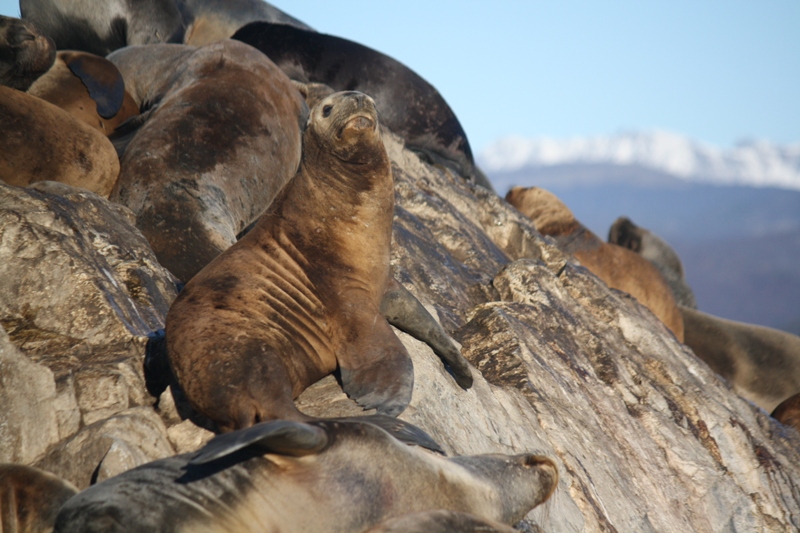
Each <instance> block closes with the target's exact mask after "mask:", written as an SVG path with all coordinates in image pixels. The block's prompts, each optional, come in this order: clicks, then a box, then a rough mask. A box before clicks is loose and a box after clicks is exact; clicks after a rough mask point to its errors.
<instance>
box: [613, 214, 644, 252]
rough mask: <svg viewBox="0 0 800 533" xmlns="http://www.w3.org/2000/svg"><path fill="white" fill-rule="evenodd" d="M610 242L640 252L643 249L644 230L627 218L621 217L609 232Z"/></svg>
mask: <svg viewBox="0 0 800 533" xmlns="http://www.w3.org/2000/svg"><path fill="white" fill-rule="evenodd" d="M608 242H610V243H613V244H616V245H618V246H622V247H623V248H627V249H628V250H632V251H634V252H639V251H640V250H641V249H642V228H640V227H639V226H637V225H636V224H634V223H633V222H632V221H631V219H629V218H627V217H619V218H618V219H617V220H616V221H614V224H612V226H611V229H609V230H608Z"/></svg>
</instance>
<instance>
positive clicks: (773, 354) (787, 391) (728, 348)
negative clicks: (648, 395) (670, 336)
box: [608, 218, 800, 428]
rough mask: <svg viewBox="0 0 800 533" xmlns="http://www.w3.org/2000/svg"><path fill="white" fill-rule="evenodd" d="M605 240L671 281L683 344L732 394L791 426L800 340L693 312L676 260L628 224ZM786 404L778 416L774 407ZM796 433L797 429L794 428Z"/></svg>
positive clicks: (799, 376)
mask: <svg viewBox="0 0 800 533" xmlns="http://www.w3.org/2000/svg"><path fill="white" fill-rule="evenodd" d="M608 239H609V241H611V242H615V243H618V244H619V245H620V246H625V247H626V248H628V249H630V250H632V251H634V252H636V253H637V254H639V255H641V256H642V257H643V258H645V259H647V260H648V261H650V262H651V263H652V264H653V265H654V266H655V267H656V268H658V270H659V271H660V272H664V273H665V278H666V279H667V280H671V281H670V287H671V288H672V290H673V292H674V294H675V297H676V299H678V300H679V301H683V302H685V303H683V304H681V305H679V306H678V308H679V310H680V312H681V316H682V317H683V324H684V328H685V329H684V330H685V337H686V339H685V343H686V345H687V346H689V347H690V348H691V349H692V351H694V353H695V355H697V356H698V357H699V358H700V359H702V360H703V361H705V362H706V363H707V364H708V366H710V367H711V368H712V369H713V370H714V371H715V372H716V373H717V374H719V375H721V376H722V377H724V378H725V379H727V380H728V381H729V382H730V383H731V385H732V386H733V388H734V389H735V390H736V392H738V393H739V394H741V395H742V396H744V397H745V398H747V399H748V400H750V401H752V402H753V403H755V404H756V405H758V406H759V407H761V408H762V409H764V410H765V411H767V412H773V410H775V411H776V412H778V415H779V416H776V418H778V419H779V420H781V421H782V422H784V423H786V422H789V421H790V420H794V421H795V422H793V423H797V422H796V418H793V416H794V417H796V415H791V414H790V413H796V409H797V408H796V407H794V408H793V409H791V408H790V407H789V406H790V405H796V401H795V403H794V404H792V401H791V399H792V398H793V397H796V395H797V394H800V337H798V336H797V335H792V334H791V333H787V332H785V331H780V330H776V329H773V328H767V327H764V326H756V325H754V324H745V323H743V322H737V321H734V320H726V319H723V318H719V317H716V316H713V315H709V314H708V313H703V312H700V311H698V310H697V309H696V307H697V306H696V304H695V305H691V304H693V303H694V302H695V300H694V293H693V292H692V289H691V287H689V285H688V283H686V279H685V278H684V274H683V265H682V264H681V260H680V258H679V257H678V254H677V253H676V252H675V250H673V249H672V247H671V246H670V245H669V244H667V242H666V241H664V240H663V239H661V238H660V237H658V236H657V235H655V234H653V233H652V232H651V231H649V230H648V229H646V228H642V227H640V226H637V225H636V224H634V223H633V222H632V221H631V220H629V219H627V218H619V219H617V220H616V222H614V224H613V225H612V226H611V229H610V230H609V235H608ZM781 402H785V405H784V406H783V408H782V409H780V411H778V409H777V407H778V404H781ZM798 427H799V428H800V426H798Z"/></svg>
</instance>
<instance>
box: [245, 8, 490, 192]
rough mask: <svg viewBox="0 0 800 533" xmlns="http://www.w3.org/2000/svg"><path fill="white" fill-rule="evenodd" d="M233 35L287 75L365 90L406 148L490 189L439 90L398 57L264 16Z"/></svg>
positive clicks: (384, 122)
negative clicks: (263, 54)
mask: <svg viewBox="0 0 800 533" xmlns="http://www.w3.org/2000/svg"><path fill="white" fill-rule="evenodd" d="M233 39H237V40H239V41H242V42H245V43H247V44H250V45H252V46H255V47H256V48H258V49H259V50H261V51H262V52H264V53H265V54H266V55H267V56H268V57H269V58H270V59H271V60H272V61H274V62H275V63H276V64H277V65H278V66H279V67H280V68H282V69H283V70H284V72H286V74H288V75H289V77H290V78H292V79H293V80H297V81H300V82H303V83H308V82H316V83H324V84H325V85H329V86H330V87H332V88H333V89H335V90H337V91H360V92H363V93H366V94H368V95H370V96H371V97H372V98H374V99H375V102H376V105H377V106H378V113H379V114H380V116H381V122H382V123H383V125H384V126H386V127H387V128H389V129H390V130H391V131H393V132H394V133H396V134H398V135H400V136H401V137H402V138H403V139H404V140H405V142H406V146H407V147H408V148H410V149H411V150H414V151H416V152H419V153H422V154H423V155H424V156H425V157H427V158H428V159H430V160H432V161H433V162H434V163H437V164H442V165H444V166H447V167H450V168H452V169H454V170H455V171H456V172H457V173H458V174H460V175H461V176H463V177H464V178H467V179H469V180H473V181H475V182H476V183H478V184H479V185H481V186H483V187H485V188H487V189H489V190H490V191H494V189H493V188H492V185H491V183H490V182H489V180H488V178H486V176H485V175H484V174H483V173H482V172H481V171H480V170H479V169H478V168H477V167H476V166H475V161H474V159H473V157H472V149H471V148H470V146H469V141H468V140H467V134H466V133H465V132H464V129H463V128H462V127H461V123H459V121H458V118H457V117H456V115H455V113H453V111H452V109H450V106H449V105H447V102H445V100H444V98H442V95H440V94H439V92H438V91H437V90H436V89H435V88H434V87H433V86H432V85H431V84H429V83H428V82H427V81H425V80H424V79H422V77H420V76H419V75H418V74H417V73H415V72H414V71H413V70H411V69H410V68H408V67H406V66H405V65H403V64H402V63H400V62H399V61H396V60H394V59H392V58H391V57H389V56H387V55H384V54H382V53H380V52H377V51H375V50H372V49H371V48H368V47H366V46H363V45H361V44H358V43H355V42H352V41H348V40H346V39H342V38H340V37H334V36H333V35H325V34H322V33H316V32H313V31H307V30H303V29H300V28H296V27H292V26H287V25H283V24H271V23H269V22H253V23H251V24H248V25H246V26H244V27H243V28H241V29H240V30H239V31H237V32H236V33H235V34H234V35H233Z"/></svg>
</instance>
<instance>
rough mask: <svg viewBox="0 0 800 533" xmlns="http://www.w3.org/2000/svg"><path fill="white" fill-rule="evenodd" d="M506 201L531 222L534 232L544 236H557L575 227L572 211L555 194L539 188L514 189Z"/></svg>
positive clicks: (507, 195)
mask: <svg viewBox="0 0 800 533" xmlns="http://www.w3.org/2000/svg"><path fill="white" fill-rule="evenodd" d="M506 201H507V202H508V203H510V204H511V205H513V206H514V207H516V208H517V210H518V211H519V212H521V213H522V214H523V215H525V216H527V217H528V218H530V219H531V220H533V224H534V226H536V230H537V231H539V232H540V233H543V234H545V235H558V234H561V233H563V232H564V230H566V229H567V228H571V226H574V225H575V216H574V215H573V214H572V211H570V210H569V208H568V207H567V206H566V205H564V203H563V202H562V201H561V200H559V199H558V198H557V197H556V195H555V194H553V193H551V192H550V191H546V190H544V189H541V188H539V187H527V188H525V187H514V188H512V189H511V190H510V191H508V194H506Z"/></svg>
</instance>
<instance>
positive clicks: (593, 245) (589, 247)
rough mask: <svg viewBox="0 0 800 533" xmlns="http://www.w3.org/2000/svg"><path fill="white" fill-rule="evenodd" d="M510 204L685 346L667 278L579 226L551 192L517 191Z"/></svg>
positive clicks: (628, 251) (643, 262)
mask: <svg viewBox="0 0 800 533" xmlns="http://www.w3.org/2000/svg"><path fill="white" fill-rule="evenodd" d="M506 200H507V201H508V202H509V203H510V204H511V205H513V206H514V207H516V208H517V209H518V210H519V211H520V212H521V213H523V214H524V215H526V216H527V217H529V218H530V219H531V220H533V223H534V225H535V226H536V229H537V230H538V231H539V232H540V233H541V234H543V235H549V236H551V237H554V238H555V239H556V241H557V242H558V243H559V246H560V247H562V249H564V251H566V252H569V253H571V254H572V255H574V256H575V258H576V259H578V261H580V262H581V264H582V265H583V266H585V267H586V268H588V269H589V270H590V271H592V272H593V273H594V274H595V275H596V276H597V277H598V278H600V279H602V280H603V281H604V282H605V283H606V284H607V285H608V286H609V287H612V288H614V289H618V290H621V291H625V292H627V293H628V294H630V295H631V296H633V297H634V298H636V299H637V300H638V301H639V302H640V303H641V304H642V305H644V306H645V307H647V308H648V309H650V310H651V311H652V312H653V314H654V315H656V316H657V317H658V318H659V319H660V320H661V321H662V322H664V324H665V325H666V326H667V327H668V328H669V329H670V330H671V331H672V332H673V333H674V334H675V337H676V338H677V339H678V340H679V341H681V342H683V336H684V332H683V329H684V328H683V319H682V318H681V314H680V311H678V308H677V305H676V304H675V298H674V297H673V296H672V292H671V290H670V288H669V286H668V285H667V283H666V281H664V278H663V277H662V276H661V274H660V273H659V272H658V270H657V269H656V268H655V267H654V266H653V265H651V264H650V263H649V262H648V261H647V260H645V259H643V258H642V257H640V256H638V255H637V254H636V253H634V252H632V251H630V250H628V249H626V248H622V247H621V246H617V245H614V244H609V243H605V242H603V241H602V240H601V239H600V238H599V237H597V236H596V235H595V234H594V233H592V232H591V231H589V230H588V229H586V228H585V227H584V226H583V225H582V224H581V223H580V222H578V221H577V220H576V219H575V217H574V215H573V214H572V212H571V211H570V210H569V208H567V206H566V205H564V204H563V203H562V202H561V200H559V199H558V198H556V196H555V195H553V194H552V193H551V192H549V191H546V190H544V189H540V188H537V187H530V188H527V189H526V188H522V187H515V188H513V189H511V190H510V191H509V192H508V194H507V195H506Z"/></svg>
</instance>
